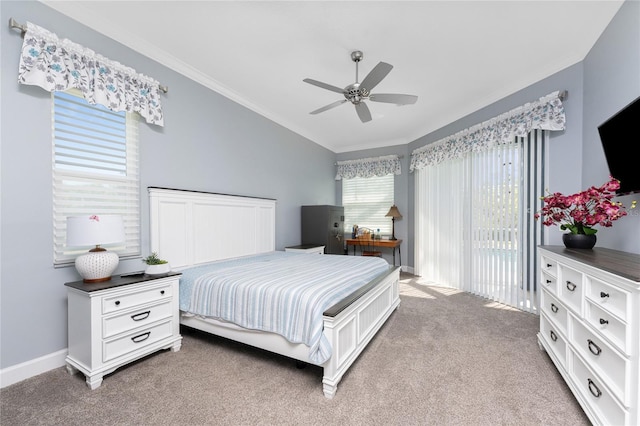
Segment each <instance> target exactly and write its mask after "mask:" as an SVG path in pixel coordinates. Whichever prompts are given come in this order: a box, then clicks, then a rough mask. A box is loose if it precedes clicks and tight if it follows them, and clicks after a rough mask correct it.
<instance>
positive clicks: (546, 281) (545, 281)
mask: <svg viewBox="0 0 640 426" xmlns="http://www.w3.org/2000/svg"><path fill="white" fill-rule="evenodd" d="M540 286H541V287H542V288H544V289H546V290H547V291H549V292H551V293H553V294H558V279H557V278H556V277H555V276H554V275H550V274H549V273H547V272H544V271H543V272H542V273H541V274H540Z"/></svg>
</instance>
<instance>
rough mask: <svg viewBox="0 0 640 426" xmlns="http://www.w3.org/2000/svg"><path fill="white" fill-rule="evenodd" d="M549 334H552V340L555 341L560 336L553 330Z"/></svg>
mask: <svg viewBox="0 0 640 426" xmlns="http://www.w3.org/2000/svg"><path fill="white" fill-rule="evenodd" d="M549 336H551V340H553V341H554V342H555V341H556V340H558V336H556V333H554V332H553V330H551V331H549Z"/></svg>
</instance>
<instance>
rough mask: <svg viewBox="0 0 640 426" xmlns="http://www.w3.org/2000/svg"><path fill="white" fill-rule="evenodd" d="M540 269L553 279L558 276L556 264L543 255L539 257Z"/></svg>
mask: <svg viewBox="0 0 640 426" xmlns="http://www.w3.org/2000/svg"><path fill="white" fill-rule="evenodd" d="M540 269H541V270H542V272H545V273H547V274H548V275H551V276H553V277H557V276H558V262H556V260H555V259H551V258H550V257H547V256H545V255H542V256H540Z"/></svg>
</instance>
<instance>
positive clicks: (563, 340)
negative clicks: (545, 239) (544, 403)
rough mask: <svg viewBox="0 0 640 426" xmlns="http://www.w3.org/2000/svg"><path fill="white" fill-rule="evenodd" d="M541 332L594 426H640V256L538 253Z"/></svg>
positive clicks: (598, 251)
mask: <svg viewBox="0 0 640 426" xmlns="http://www.w3.org/2000/svg"><path fill="white" fill-rule="evenodd" d="M539 264H540V267H541V274H540V280H541V288H542V291H541V293H540V333H538V342H539V344H540V347H541V348H542V349H544V350H546V351H547V353H548V354H549V356H550V357H551V359H552V360H553V362H554V364H555V365H556V367H557V368H558V371H559V372H560V373H561V374H562V376H563V378H564V379H565V381H566V382H567V384H568V385H569V388H571V390H572V392H573V394H574V395H575V397H576V399H577V400H578V402H579V403H580V405H581V406H582V408H583V409H584V411H585V413H586V414H587V416H588V417H589V419H590V420H591V422H592V423H594V424H602V425H638V424H640V414H639V411H638V410H639V406H640V366H639V362H638V360H639V358H640V255H638V254H632V253H625V252H621V251H616V250H610V249H605V248H594V249H593V250H577V249H566V248H564V247H561V246H541V247H540V248H539Z"/></svg>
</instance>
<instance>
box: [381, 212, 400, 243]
mask: <svg viewBox="0 0 640 426" xmlns="http://www.w3.org/2000/svg"><path fill="white" fill-rule="evenodd" d="M385 216H386V217H391V240H392V241H395V240H397V238H396V219H402V215H401V214H400V211H398V208H397V207H396V205H395V204H394V205H392V206H391V208H390V209H389V213H387V214H386V215H385Z"/></svg>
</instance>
